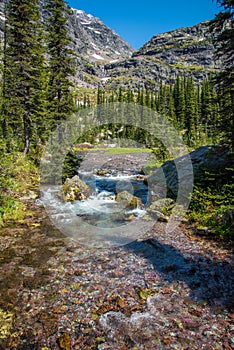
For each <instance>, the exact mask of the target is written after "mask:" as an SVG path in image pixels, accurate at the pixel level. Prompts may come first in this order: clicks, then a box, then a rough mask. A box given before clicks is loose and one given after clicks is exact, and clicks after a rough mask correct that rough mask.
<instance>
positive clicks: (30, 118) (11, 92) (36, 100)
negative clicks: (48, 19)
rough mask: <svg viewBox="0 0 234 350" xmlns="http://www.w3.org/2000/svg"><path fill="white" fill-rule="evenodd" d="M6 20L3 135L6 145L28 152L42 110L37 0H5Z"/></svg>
mask: <svg viewBox="0 0 234 350" xmlns="http://www.w3.org/2000/svg"><path fill="white" fill-rule="evenodd" d="M5 13H6V23H5V27H4V50H3V67H2V71H3V73H2V77H3V78H2V79H3V88H2V101H3V102H2V105H1V112H0V115H1V121H2V135H3V137H4V138H6V140H7V142H8V148H13V147H14V146H15V145H14V144H13V143H12V142H11V140H12V136H13V135H14V139H15V140H16V141H17V149H18V150H22V149H23V150H24V153H25V154H26V153H28V151H29V148H30V145H31V141H32V139H34V140H36V139H37V137H38V136H39V135H38V134H39V133H40V122H39V121H40V120H41V118H42V116H43V115H44V111H45V98H44V97H43V94H44V90H45V79H46V78H45V74H44V72H45V71H44V69H45V66H44V46H43V40H42V26H41V24H40V12H39V7H38V1H37V0H30V1H29V0H26V1H22V0H9V1H5Z"/></svg>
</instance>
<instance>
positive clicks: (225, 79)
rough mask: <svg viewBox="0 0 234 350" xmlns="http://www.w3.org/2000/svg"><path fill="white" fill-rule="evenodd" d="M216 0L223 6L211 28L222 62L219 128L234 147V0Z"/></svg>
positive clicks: (218, 77) (218, 56)
mask: <svg viewBox="0 0 234 350" xmlns="http://www.w3.org/2000/svg"><path fill="white" fill-rule="evenodd" d="M216 2H217V3H218V4H219V5H221V6H222V8H223V10H222V11H221V12H220V13H219V14H218V15H216V17H215V19H214V20H213V21H212V23H211V30H213V31H214V32H215V33H216V38H215V45H216V47H218V49H217V50H216V57H217V58H218V59H220V60H221V62H222V71H221V72H220V73H219V74H218V75H217V77H216V83H217V84H218V85H219V99H220V100H222V107H223V108H222V109H221V111H220V112H221V119H220V125H219V130H220V132H222V133H224V135H225V140H224V141H226V142H228V143H230V144H231V145H232V148H233V149H234V1H233V0H217V1H216Z"/></svg>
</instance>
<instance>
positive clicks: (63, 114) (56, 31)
mask: <svg viewBox="0 0 234 350" xmlns="http://www.w3.org/2000/svg"><path fill="white" fill-rule="evenodd" d="M46 8H47V10H48V13H49V16H48V18H47V23H46V28H47V45H48V54H49V68H48V72H49V74H48V76H49V85H48V113H49V114H50V119H51V124H52V126H54V125H56V124H57V123H59V122H60V121H62V120H64V119H66V118H67V117H69V116H70V115H71V114H72V113H73V112H74V110H75V104H74V101H73V95H72V88H73V83H72V81H71V77H72V76H74V74H75V55H74V52H73V51H72V50H71V48H70V47H69V45H70V43H71V38H70V37H69V33H68V27H67V19H68V15H69V13H70V11H69V9H68V7H67V5H66V3H65V2H64V1H63V0H46Z"/></svg>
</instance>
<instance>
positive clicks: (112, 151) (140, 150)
mask: <svg viewBox="0 0 234 350" xmlns="http://www.w3.org/2000/svg"><path fill="white" fill-rule="evenodd" d="M95 150H96V149H95ZM104 150H106V149H104ZM151 152H152V151H151V150H150V149H149V148H108V149H107V150H106V152H105V153H106V154H128V153H151Z"/></svg>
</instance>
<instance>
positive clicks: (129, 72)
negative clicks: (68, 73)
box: [105, 21, 220, 88]
mask: <svg viewBox="0 0 234 350" xmlns="http://www.w3.org/2000/svg"><path fill="white" fill-rule="evenodd" d="M208 24H209V21H207V22H203V23H200V24H197V25H195V26H192V27H188V28H180V29H177V30H174V31H171V32H167V33H162V34H158V35H156V36H154V37H153V38H152V39H151V40H150V41H149V42H147V43H146V44H145V45H144V46H143V47H142V48H141V49H139V50H138V51H136V52H134V53H133V56H132V58H131V59H127V60H122V61H120V62H116V63H110V64H107V65H106V66H105V69H106V72H107V74H108V75H109V76H111V77H112V78H118V80H115V79H112V80H109V81H108V86H115V84H117V81H120V82H121V83H122V84H123V85H133V86H139V82H141V85H143V86H146V87H151V88H152V87H156V88H157V87H158V86H159V84H160V81H161V80H162V81H163V82H165V83H167V84H169V83H173V82H174V81H175V79H176V77H177V76H178V75H179V76H190V75H192V77H193V79H194V81H195V82H196V83H197V84H199V83H200V82H201V81H202V80H203V79H204V78H205V77H207V76H208V74H209V73H210V72H214V71H216V70H217V69H219V66H220V63H219V62H216V61H215V59H214V52H215V48H214V45H213V34H212V33H211V32H210V30H209V27H208ZM121 77H122V79H120V78H121Z"/></svg>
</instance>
